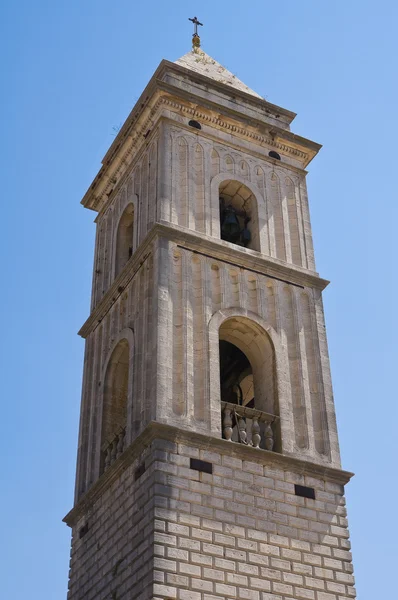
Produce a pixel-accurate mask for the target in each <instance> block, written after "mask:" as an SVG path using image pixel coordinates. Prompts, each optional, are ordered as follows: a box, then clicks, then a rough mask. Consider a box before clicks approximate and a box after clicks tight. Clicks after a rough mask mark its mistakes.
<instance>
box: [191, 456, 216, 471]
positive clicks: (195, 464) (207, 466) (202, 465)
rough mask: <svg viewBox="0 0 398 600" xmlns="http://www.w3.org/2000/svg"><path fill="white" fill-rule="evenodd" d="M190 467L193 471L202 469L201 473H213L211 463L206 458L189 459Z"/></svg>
mask: <svg viewBox="0 0 398 600" xmlns="http://www.w3.org/2000/svg"><path fill="white" fill-rule="evenodd" d="M190 467H191V469H193V470H194V471H202V472H203V473H210V474H212V473H213V465H212V463H210V462H207V461H206V460H199V459H198V458H191V459H190Z"/></svg>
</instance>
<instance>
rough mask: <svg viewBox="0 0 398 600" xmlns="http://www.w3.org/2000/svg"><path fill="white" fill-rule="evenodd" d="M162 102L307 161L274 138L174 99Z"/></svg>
mask: <svg viewBox="0 0 398 600" xmlns="http://www.w3.org/2000/svg"><path fill="white" fill-rule="evenodd" d="M163 102H164V104H165V105H168V106H172V107H173V108H175V109H177V110H178V111H179V112H185V113H187V114H189V115H191V116H195V117H196V118H197V119H200V120H202V121H205V122H206V123H209V124H213V125H217V126H218V127H220V128H222V129H226V130H227V131H228V132H232V133H235V134H239V135H241V136H242V137H247V138H249V139H252V140H254V141H255V142H257V143H258V144H267V145H268V146H272V147H274V148H277V149H278V150H281V151H282V152H285V153H286V154H292V155H293V156H297V157H299V158H301V159H303V161H307V160H308V159H309V155H308V154H306V153H305V152H301V151H300V150H297V149H296V148H293V147H291V146H286V144H283V143H281V142H278V141H276V139H275V137H274V138H272V137H266V136H265V135H261V134H259V133H255V132H254V131H250V130H248V129H244V128H243V127H240V126H239V125H232V123H228V122H227V121H224V120H223V119H222V118H221V117H215V116H210V115H207V114H205V113H203V112H201V111H200V110H198V109H197V108H195V107H190V106H187V105H186V104H182V103H181V102H179V101H178V100H175V99H171V98H170V99H169V98H163ZM250 120H251V121H253V119H250ZM270 129H272V131H275V133H278V134H279V135H280V136H282V135H284V134H285V135H286V134H288V133H290V132H287V131H286V130H284V129H282V128H281V129H278V128H276V127H271V126H270ZM291 135H292V134H291Z"/></svg>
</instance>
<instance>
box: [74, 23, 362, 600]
mask: <svg viewBox="0 0 398 600" xmlns="http://www.w3.org/2000/svg"><path fill="white" fill-rule="evenodd" d="M198 24H199V23H198ZM294 117H295V115H294V113H292V112H290V111H287V110H285V109H283V108H280V107H277V106H275V105H273V104H270V103H269V102H267V101H266V100H264V99H262V98H261V97H260V96H259V95H258V94H256V93H255V92H253V91H252V90H251V89H250V88H248V87H247V86H246V85H245V84H244V83H243V82H241V81H240V80H238V79H237V78H236V77H235V76H234V75H233V74H232V73H230V72H229V71H227V70H226V69H225V68H224V67H222V65H220V64H219V63H217V62H216V61H215V60H214V59H212V58H211V57H210V56H208V55H207V54H206V53H204V52H203V51H202V50H201V49H200V47H199V45H198V44H196V46H195V48H194V50H193V51H192V52H189V53H188V54H186V55H185V56H184V57H182V58H181V59H179V60H178V61H177V62H176V63H171V62H168V61H162V62H161V63H160V65H159V67H158V68H157V70H156V71H155V73H154V75H153V77H152V78H151V80H150V82H149V83H148V85H147V87H146V89H145V90H144V92H143V94H142V96H141V98H140V99H139V101H138V102H137V104H136V106H135V107H134V108H133V110H132V112H131V114H130V115H129V117H128V118H127V120H126V122H125V123H124V125H123V127H122V129H121V130H120V132H119V134H118V136H117V138H116V139H115V141H114V143H113V144H112V146H111V147H110V149H109V150H108V152H107V154H106V156H105V157H104V160H103V164H102V167H101V169H100V171H99V173H98V175H97V176H96V178H95V179H94V181H93V183H92V185H91V186H90V188H89V190H88V191H87V193H86V195H85V196H84V198H83V200H82V203H83V205H84V206H85V207H86V208H89V209H91V210H94V211H96V212H97V213H98V214H97V217H96V227H97V236H96V247H95V261H94V276H93V291H92V303H91V314H90V316H89V318H88V319H87V321H86V322H85V323H84V325H83V327H82V329H81V331H80V334H81V335H82V336H83V337H84V338H85V340H86V351H85V363H84V377H83V392H82V405H81V420H80V434H79V449H78V461H77V475H76V493H75V505H74V507H73V509H72V510H71V511H70V513H69V514H68V515H67V516H66V518H65V521H66V522H67V523H68V525H70V526H71V527H72V553H71V564H70V581H69V595H68V598H69V600H83V599H84V600H108V599H112V600H127V599H128V600H135V599H140V600H166V599H167V600H169V599H176V600H218V599H220V600H221V599H235V598H237V599H250V600H285V599H286V600H287V599H292V598H295V599H308V600H347V599H349V598H354V597H355V590H354V587H353V576H352V562H351V554H350V544H349V535H348V530H347V520H346V510H345V501H344V485H345V484H346V483H347V482H348V481H349V479H350V477H351V474H350V473H347V472H346V471H343V470H342V469H341V463H340V454H339V447H338V437H337V429H336V420H335V412H334V402H333V395H332V387H331V378H330V369H329V359H328V351H327V342H326V336H325V325H324V317H323V307H322V298H321V293H322V290H323V289H324V287H325V286H326V285H327V281H325V280H324V279H322V278H320V277H319V275H318V273H317V272H316V270H315V262H314V253H313V246H312V235H311V225H310V218H309V209H308V200H307V192H306V181H305V176H306V171H305V169H306V167H307V165H308V164H309V162H310V161H311V160H312V158H313V157H314V156H315V155H316V154H317V152H318V150H319V148H320V146H319V145H318V144H316V143H314V142H311V141H310V140H307V139H304V138H302V137H300V136H297V135H295V134H294V133H292V132H291V130H290V124H291V122H292V121H293V119H294Z"/></svg>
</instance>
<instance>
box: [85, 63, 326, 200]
mask: <svg viewBox="0 0 398 600" xmlns="http://www.w3.org/2000/svg"><path fill="white" fill-rule="evenodd" d="M173 75H176V76H178V75H179V76H180V79H179V78H178V77H175V76H173ZM182 75H183V76H184V78H186V81H185V79H184V78H183V79H181V76H182ZM195 83H197V85H194V84H195ZM210 89H211V90H213V91H215V92H216V93H213V94H211V93H210V91H209V90H210ZM173 106H174V107H175V109H177V110H178V111H184V112H186V113H187V114H189V113H191V114H200V111H201V108H203V109H205V110H211V111H212V112H213V113H214V115H215V114H217V116H214V115H213V117H212V119H211V122H212V124H213V125H216V126H217V127H220V128H221V129H223V128H224V129H225V130H226V131H228V132H230V133H231V132H232V133H234V135H236V136H239V135H241V136H243V137H248V138H250V139H251V140H252V141H254V142H255V143H257V144H261V143H266V144H269V145H270V146H272V147H275V148H276V149H277V150H279V151H282V152H286V153H287V154H288V155H290V154H291V155H292V156H295V157H300V160H301V161H302V165H303V168H306V167H307V165H308V164H309V162H310V161H311V160H312V159H313V158H314V156H315V155H316V154H317V153H318V151H319V150H320V148H321V147H322V146H321V145H320V144H318V143H316V142H313V141H311V140H309V139H307V138H303V137H301V136H299V135H296V134H294V133H292V132H291V131H290V128H289V124H290V122H291V120H292V119H293V118H294V116H295V113H292V112H290V111H287V110H285V109H282V108H281V107H278V106H275V105H273V104H271V103H269V102H267V101H266V100H264V99H262V98H257V97H255V96H252V95H250V94H248V93H246V92H244V91H241V90H237V89H235V88H232V87H230V86H228V85H225V84H224V83H221V82H218V81H215V80H214V79H212V78H209V77H205V76H204V75H201V74H198V73H195V72H193V71H189V69H185V68H184V67H181V66H179V65H176V64H175V63H170V62H168V61H165V60H163V61H162V62H161V63H160V65H159V67H158V68H157V70H156V71H155V73H154V75H153V77H152V78H151V80H150V82H149V83H148V85H147V86H146V88H145V90H144V91H143V93H142V94H141V96H140V98H139V100H138V101H137V102H136V104H135V105H134V107H133V109H132V110H131V112H130V114H129V116H128V117H127V119H126V121H125V122H124V124H123V126H122V128H121V129H120V131H119V133H118V135H117V136H116V138H115V140H114V142H113V143H112V144H111V146H110V148H109V149H108V151H107V153H106V154H105V156H104V158H103V160H102V166H101V168H100V170H99V171H98V173H97V175H96V176H95V178H94V180H93V182H92V183H91V185H90V187H89V188H88V190H87V192H86V193H85V195H84V197H83V199H82V200H81V204H83V206H84V207H85V208H89V209H91V210H95V211H99V210H101V209H102V208H103V205H104V203H105V202H106V199H107V198H108V197H109V196H110V194H111V193H112V191H113V190H114V189H115V187H116V185H117V184H119V182H120V180H121V178H122V176H123V174H124V173H125V172H126V169H127V167H128V165H129V164H130V163H131V161H132V160H133V157H134V156H135V155H136V154H137V153H138V152H139V151H140V149H141V147H142V146H143V145H144V144H146V143H147V142H146V135H147V134H148V132H149V131H150V130H151V129H152V128H153V127H154V126H155V124H156V123H157V122H158V121H159V120H160V119H161V117H162V112H163V111H164V110H168V109H170V108H172V107H173ZM271 115H273V117H272V118H271ZM203 116H204V115H203ZM276 116H278V117H283V118H284V120H285V122H282V119H281V120H278V118H276ZM228 119H232V120H233V121H235V123H231V122H228ZM242 122H243V123H245V124H246V125H247V130H246V128H245V127H242Z"/></svg>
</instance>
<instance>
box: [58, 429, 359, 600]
mask: <svg viewBox="0 0 398 600" xmlns="http://www.w3.org/2000/svg"><path fill="white" fill-rule="evenodd" d="M163 435H164V436H165V438H164V439H160V438H159V437H158V438H156V439H154V440H153V441H150V439H149V441H148V443H147V444H146V446H147V447H146V448H145V449H144V448H143V447H142V448H141V445H140V447H139V448H137V449H136V450H135V451H134V456H135V458H134V459H133V460H132V461H130V463H128V457H127V458H126V457H123V456H122V457H121V458H120V459H119V463H115V464H114V465H113V467H112V468H113V469H115V470H116V474H112V471H109V473H108V474H106V475H105V476H103V477H104V482H103V483H102V488H98V490H97V493H96V496H95V497H94V499H93V501H90V500H88V501H87V502H86V504H85V508H83V509H81V510H80V516H79V517H78V519H77V521H75V522H74V524H73V539H72V553H71V571H70V582H69V596H68V600H83V599H84V600H109V599H112V600H134V599H140V600H147V599H148V600H166V599H167V600H171V599H173V600H174V599H175V600H232V599H235V598H236V599H239V600H240V599H249V600H290V599H294V600H299V599H304V600H349V599H352V598H355V589H354V579H353V575H352V571H353V569H352V562H351V553H350V542H349V533H348V530H347V518H346V517H347V515H346V508H345V500H344V488H343V486H342V485H341V483H338V482H337V481H338V480H339V473H337V472H334V473H333V474H332V475H331V474H329V473H327V474H324V475H320V474H319V472H318V473H317V472H316V470H314V472H313V473H312V472H311V467H310V466H307V467H306V466H305V464H301V463H300V461H296V462H295V461H291V460H280V459H279V460H278V455H275V454H273V453H269V452H266V451H262V450H255V449H253V448H243V447H242V445H239V444H235V443H233V442H226V441H225V440H215V441H214V443H211V442H209V440H208V438H207V437H206V436H203V435H194V436H192V437H191V440H190V439H189V435H187V434H185V435H184V434H183V433H181V432H180V433H179V432H178V431H177V430H175V429H174V430H172V428H170V427H167V426H166V428H165V430H164V432H163ZM149 436H150V433H149ZM142 441H143V440H141V441H140V442H139V443H140V444H142ZM140 448H141V449H140ZM242 448H243V450H242ZM282 458H283V457H282ZM191 459H200V460H203V461H206V463H207V467H209V465H210V466H211V469H212V473H210V472H204V471H198V470H196V468H192V464H191ZM336 473H337V475H336ZM340 479H341V480H344V477H340ZM295 484H299V485H304V486H308V487H311V488H313V489H314V493H315V499H309V498H304V497H301V496H297V495H296V493H295V491H296V490H295ZM85 527H86V531H85ZM82 532H83V537H81V534H82Z"/></svg>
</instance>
